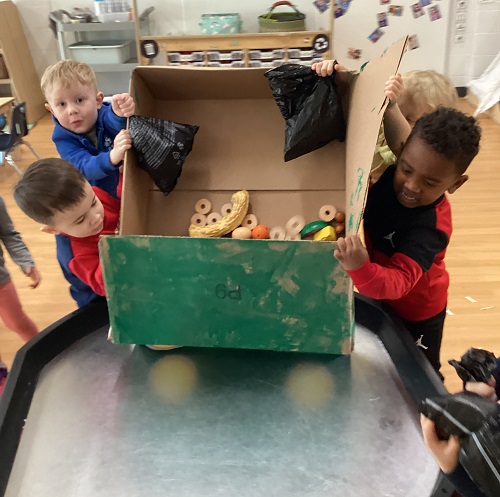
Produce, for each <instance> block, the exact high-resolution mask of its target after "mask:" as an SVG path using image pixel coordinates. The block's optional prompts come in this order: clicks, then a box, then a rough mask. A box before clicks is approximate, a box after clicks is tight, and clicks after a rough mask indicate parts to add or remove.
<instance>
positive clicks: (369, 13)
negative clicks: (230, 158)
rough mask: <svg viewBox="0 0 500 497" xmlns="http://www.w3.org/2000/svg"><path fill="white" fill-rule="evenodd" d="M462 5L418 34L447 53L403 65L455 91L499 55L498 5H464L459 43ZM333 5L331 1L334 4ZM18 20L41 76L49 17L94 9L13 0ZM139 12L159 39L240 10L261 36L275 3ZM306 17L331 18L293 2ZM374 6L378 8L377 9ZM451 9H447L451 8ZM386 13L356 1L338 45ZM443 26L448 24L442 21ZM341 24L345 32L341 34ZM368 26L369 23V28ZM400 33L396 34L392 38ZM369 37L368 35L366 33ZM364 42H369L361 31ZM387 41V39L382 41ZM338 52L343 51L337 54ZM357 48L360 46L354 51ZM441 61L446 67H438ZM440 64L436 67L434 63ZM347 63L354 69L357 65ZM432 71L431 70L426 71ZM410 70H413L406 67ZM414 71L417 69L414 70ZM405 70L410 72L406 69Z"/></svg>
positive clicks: (143, 3) (195, 3)
mask: <svg viewBox="0 0 500 497" xmlns="http://www.w3.org/2000/svg"><path fill="white" fill-rule="evenodd" d="M415 1H416V0H392V2H391V3H393V4H396V5H405V8H407V9H408V8H409V5H410V4H411V3H414V2H415ZM457 1H458V0H433V3H435V4H438V5H440V6H441V10H442V11H443V12H446V11H448V16H447V17H448V19H447V22H446V21H445V19H442V20H439V21H435V22H433V23H428V24H429V26H431V28H432V29H434V30H436V29H438V28H439V29H441V31H440V32H438V33H437V34H436V32H434V33H431V34H430V35H429V37H428V38H425V36H426V35H425V32H424V33H423V34H421V35H420V37H421V40H420V42H421V44H422V43H423V44H424V45H425V44H429V43H430V44H432V42H433V38H432V37H433V36H439V37H442V38H446V37H447V32H448V33H449V36H448V38H449V42H448V44H447V47H446V49H445V50H444V51H443V53H435V54H433V55H434V57H433V58H432V59H431V60H427V62H426V61H425V59H424V60H420V55H419V54H420V53H421V52H419V51H418V49H417V50H414V51H413V52H409V53H408V54H406V55H405V58H406V61H404V64H403V65H404V66H416V67H415V68H417V67H420V68H429V67H432V66H433V65H434V64H436V63H439V64H442V65H443V66H444V67H443V68H442V70H443V71H444V72H445V73H446V74H447V75H448V76H450V77H451V79H452V80H453V82H454V83H455V85H456V86H465V85H466V84H467V82H468V81H469V80H470V79H471V78H474V77H478V76H479V75H480V74H481V73H482V71H483V70H484V69H485V68H486V67H487V65H488V64H489V62H490V61H491V60H492V59H493V57H494V56H495V54H496V53H497V52H498V51H499V50H500V0H487V1H488V3H484V1H485V0H466V2H467V20H466V31H465V33H464V40H465V41H464V42H463V43H455V42H454V34H455V26H454V24H455V19H454V16H455V13H456V12H455V11H456V2H457ZM332 2H333V0H332ZM14 3H16V5H17V7H18V9H19V12H20V15H21V22H22V24H23V27H24V31H25V34H26V37H27V39H28V44H29V46H30V49H31V53H32V55H33V60H34V63H35V67H36V68H37V71H38V73H39V74H40V75H41V74H42V72H43V71H44V69H45V68H46V67H47V66H48V65H49V64H51V63H53V62H55V61H56V60H57V46H56V42H55V38H54V36H53V34H52V32H51V30H50V29H49V28H48V14H49V12H50V11H52V10H56V9H60V8H62V9H66V10H71V9H72V8H73V7H74V6H75V5H78V6H80V7H90V8H93V5H94V2H93V1H92V0H14ZM138 3H139V10H140V11H141V10H143V9H144V8H146V7H148V6H150V5H155V8H156V10H155V12H154V13H153V18H156V21H155V28H154V31H155V32H156V33H161V34H167V33H171V34H181V33H183V32H184V33H185V32H189V33H198V32H199V31H198V26H197V23H198V20H199V16H200V14H201V13H211V12H222V11H225V12H231V11H238V12H240V14H241V15H242V17H243V21H244V24H243V29H244V30H245V31H248V32H252V31H257V20H256V17H257V15H258V14H260V13H263V12H264V11H265V10H266V9H267V7H268V6H269V5H271V3H272V1H271V0H246V1H245V5H242V4H243V1H242V0H239V1H238V2H234V0H184V1H182V0H139V2H138ZM294 3H295V4H297V5H298V6H299V8H300V9H301V10H303V11H304V12H305V13H306V14H307V16H308V17H307V23H308V27H309V28H311V29H315V28H320V27H321V28H326V26H327V15H328V14H319V13H318V11H317V9H316V8H315V7H314V6H313V5H312V0H295V2H294ZM374 4H377V5H376V6H374ZM448 4H449V8H448V7H447V5H448ZM374 9H375V10H377V9H378V10H380V11H382V10H384V9H383V8H382V6H381V5H380V2H379V0H352V1H351V5H350V8H349V11H348V12H347V14H346V16H344V17H341V18H340V19H339V20H338V21H337V24H336V29H337V32H338V33H336V36H337V34H341V36H342V39H339V41H338V43H339V44H340V43H342V44H344V45H346V46H348V45H350V44H351V43H350V41H351V40H350V37H352V39H353V40H354V39H355V38H356V36H359V32H360V31H361V29H362V27H363V26H365V25H366V29H368V24H369V26H370V29H371V27H373V28H375V23H374V19H373V10H374ZM390 20H391V21H392V23H393V25H394V26H397V23H399V24H400V25H404V22H403V19H402V18H401V19H397V18H391V19H390ZM424 21H425V22H427V19H425V20H424V19H423V18H420V19H417V20H416V21H415V24H417V23H423V22H424ZM442 21H445V22H442ZM341 22H342V23H343V24H344V26H345V28H342V29H343V31H342V29H341ZM367 23H368V24H367ZM409 31H411V26H410V27H409V28H408V29H406V30H405V32H404V33H403V34H412V33H410V32H409ZM395 32H396V29H395V30H394V33H395ZM366 34H369V33H366ZM399 35H400V33H399V31H398V33H395V34H394V35H392V34H389V31H388V33H387V34H385V35H384V36H383V37H382V38H381V39H380V40H379V41H378V42H377V43H376V44H373V46H371V45H370V44H371V42H369V41H367V43H368V44H369V45H367V47H372V48H373V49H374V50H375V51H376V53H380V52H381V51H382V50H383V48H384V44H386V45H387V44H388V43H389V41H390V38H391V37H393V36H396V37H397V36H399ZM363 38H366V36H365V32H364V31H363ZM384 38H385V40H384ZM337 48H339V52H340V53H337V50H336V49H337ZM355 48H356V47H355ZM334 50H335V53H336V56H337V57H338V58H339V59H340V60H342V59H343V56H342V52H341V51H340V47H335V46H334ZM441 60H443V61H444V62H440V61H441ZM436 61H438V62H436ZM350 62H354V61H348V62H347V64H348V65H350V66H351V67H352V66H353V65H354V64H350ZM424 66H428V67H424ZM408 68H410V67H408ZM411 68H413V67H411ZM403 69H404V70H407V68H403Z"/></svg>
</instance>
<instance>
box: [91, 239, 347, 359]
mask: <svg viewBox="0 0 500 497" xmlns="http://www.w3.org/2000/svg"><path fill="white" fill-rule="evenodd" d="M332 245H333V244H332V243H330V242H321V243H317V242H309V243H307V242H305V243H294V242H290V241H271V240H232V239H227V238H220V239H217V238H196V239H190V238H174V237H172V238H171V237H156V236H149V237H144V236H142V237H141V236H131V237H120V236H117V237H106V238H103V239H102V240H101V253H102V257H103V261H104V267H105V278H106V284H107V287H108V288H109V289H110V290H109V295H108V297H109V300H110V304H109V311H110V316H111V317H112V318H111V323H112V327H113V330H114V329H116V330H117V332H116V333H113V337H114V339H115V340H117V341H118V342H120V343H135V342H136V340H137V331H138V330H137V329H136V327H137V326H140V334H141V337H142V339H143V340H144V342H145V343H151V344H154V343H159V342H164V341H165V337H168V343H169V344H176V345H177V344H180V345H197V346H203V347H235V348H250V349H272V350H285V351H297V350H301V351H303V352H328V353H334V354H345V353H349V352H350V350H351V337H352V326H353V319H352V312H353V309H352V292H351V291H350V290H351V289H350V279H349V278H346V277H345V276H346V275H345V273H344V271H343V270H342V268H341V267H340V266H339V265H338V263H337V262H336V260H335V258H334V257H333V246H332ZM145 259H146V260H154V264H151V265H145V264H144V260H145ZM138 281H140V282H141V284H136V283H132V282H138ZM146 289H149V291H148V290H146ZM166 310H167V311H166ZM160 337H162V339H163V340H159V338H160Z"/></svg>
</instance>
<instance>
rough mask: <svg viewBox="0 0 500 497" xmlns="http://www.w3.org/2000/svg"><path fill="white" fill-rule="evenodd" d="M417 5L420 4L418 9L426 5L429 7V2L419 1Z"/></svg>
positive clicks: (427, 0) (428, 0)
mask: <svg viewBox="0 0 500 497" xmlns="http://www.w3.org/2000/svg"><path fill="white" fill-rule="evenodd" d="M418 3H419V4H420V7H427V5H430V3H431V0H419V2H418Z"/></svg>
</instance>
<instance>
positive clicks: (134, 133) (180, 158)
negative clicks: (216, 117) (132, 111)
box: [129, 116, 199, 196]
mask: <svg viewBox="0 0 500 497" xmlns="http://www.w3.org/2000/svg"><path fill="white" fill-rule="evenodd" d="M198 129H199V128H198V126H192V125H191V124H180V123H176V122H173V121H164V120H162V119H155V118H152V117H141V116H132V117H131V118H130V120H129V130H130V136H131V137H132V149H133V151H134V154H135V157H136V159H137V165H138V166H139V167H140V168H141V169H144V170H145V171H146V172H147V173H149V175H150V176H151V178H152V179H153V181H154V182H155V185H156V186H157V187H158V188H159V189H160V190H161V191H162V192H163V194H164V195H165V196H166V195H168V194H169V193H170V192H171V191H172V190H173V189H174V187H175V185H176V184H177V179H178V178H179V176H180V175H181V172H182V166H183V164H184V161H185V160H186V157H187V155H188V154H189V152H191V149H192V148H193V141H194V136H195V135H196V133H197V131H198Z"/></svg>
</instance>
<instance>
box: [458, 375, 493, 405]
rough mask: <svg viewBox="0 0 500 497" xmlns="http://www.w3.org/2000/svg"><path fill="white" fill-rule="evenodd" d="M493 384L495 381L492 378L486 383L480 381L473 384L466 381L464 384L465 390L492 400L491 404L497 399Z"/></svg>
mask: <svg viewBox="0 0 500 497" xmlns="http://www.w3.org/2000/svg"><path fill="white" fill-rule="evenodd" d="M495 384H496V380H495V378H493V376H492V377H491V378H490V380H489V381H488V383H483V382H482V381H479V382H475V381H468V382H467V383H466V384H465V390H467V391H468V392H474V393H477V394H478V395H480V396H481V397H484V398H485V399H489V400H492V401H493V402H496V401H497V400H498V399H497V394H496V392H495Z"/></svg>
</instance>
